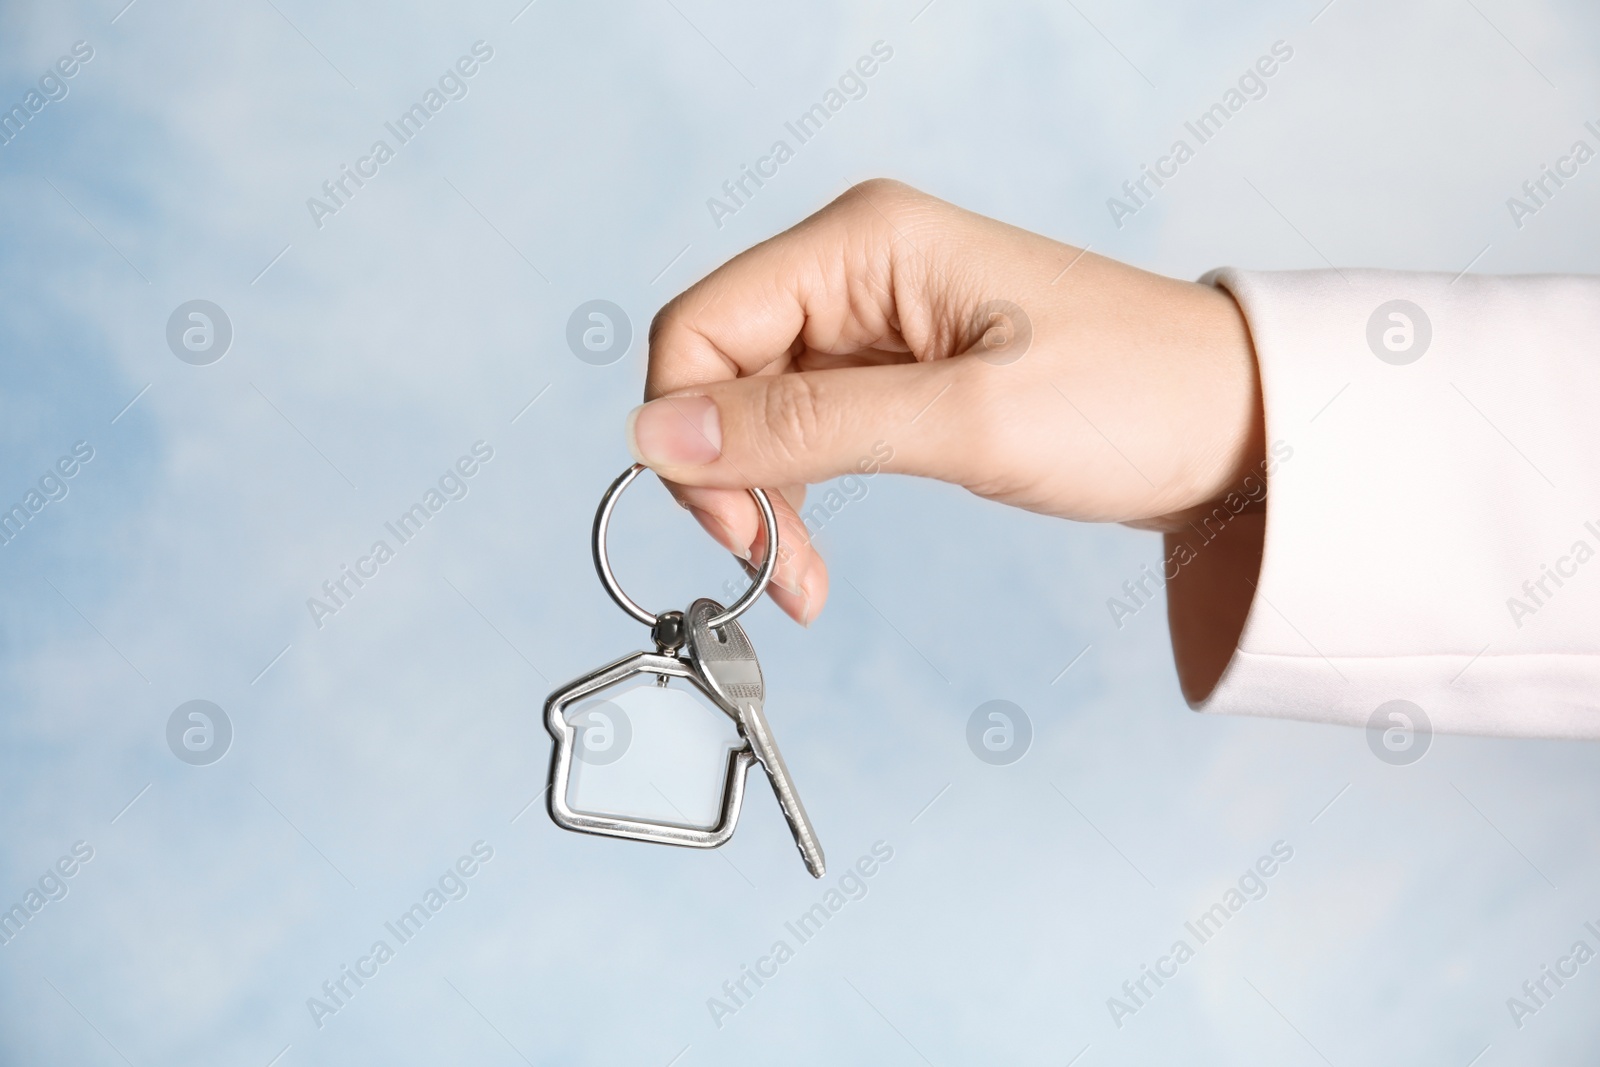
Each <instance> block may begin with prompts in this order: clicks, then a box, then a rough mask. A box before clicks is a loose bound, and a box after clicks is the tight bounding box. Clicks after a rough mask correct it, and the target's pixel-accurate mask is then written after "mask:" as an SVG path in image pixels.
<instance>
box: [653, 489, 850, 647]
mask: <svg viewBox="0 0 1600 1067" xmlns="http://www.w3.org/2000/svg"><path fill="white" fill-rule="evenodd" d="M668 484H669V487H670V488H671V489H672V491H673V493H674V495H676V496H677V497H678V499H679V500H680V501H681V502H682V503H683V504H684V506H685V507H686V508H688V510H689V513H690V514H691V515H693V516H694V518H695V521H696V522H698V523H699V524H700V526H701V527H702V528H703V529H704V530H705V531H706V532H707V533H708V534H710V535H711V537H712V539H713V540H715V541H716V542H717V543H718V544H720V545H721V546H722V547H723V548H726V549H727V550H728V551H729V552H732V553H733V554H734V555H735V556H736V557H738V559H739V560H740V562H741V563H743V564H744V567H745V573H746V574H748V575H750V576H751V577H752V578H754V576H755V573H756V568H757V567H758V566H759V565H760V564H761V562H762V561H763V560H765V559H766V552H767V544H766V531H765V530H763V529H762V524H761V513H760V511H759V510H757V508H756V505H755V501H754V500H752V499H751V497H750V494H749V493H748V492H746V491H745V490H743V489H711V488H706V487H703V486H682V485H673V484H671V483H668ZM768 498H769V499H770V500H771V501H772V510H773V514H774V515H775V516H776V517H777V520H778V566H777V569H776V570H774V571H773V574H772V581H771V583H770V584H769V585H768V586H767V593H768V595H769V596H770V597H771V598H772V600H773V602H774V603H776V604H777V605H778V607H779V608H781V609H782V610H783V611H784V612H785V613H786V614H788V615H789V616H790V617H791V618H793V619H794V620H795V621H796V622H798V623H801V624H802V625H807V626H809V625H810V624H811V620H812V619H815V618H816V617H817V613H818V612H820V611H821V610H822V606H823V604H824V603H825V602H826V601H827V598H828V569H827V565H826V564H825V563H823V561H822V558H821V556H820V555H819V554H818V553H817V551H816V549H815V547H814V546H813V545H812V544H811V538H810V534H809V533H808V532H807V531H806V527H805V523H804V521H803V520H802V519H801V518H800V516H799V514H798V511H799V508H798V505H799V504H800V503H801V502H803V500H804V491H803V490H801V491H800V492H798V493H793V492H785V493H781V494H780V493H776V492H769V493H768Z"/></svg>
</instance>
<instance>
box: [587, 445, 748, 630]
mask: <svg viewBox="0 0 1600 1067" xmlns="http://www.w3.org/2000/svg"><path fill="white" fill-rule="evenodd" d="M643 470H645V465H644V464H643V463H635V464H634V465H633V466H631V467H629V468H628V469H627V470H625V471H623V472H622V474H621V475H620V476H619V477H618V478H617V480H616V481H614V482H612V483H611V488H609V489H607V490H606V495H605V496H603V497H601V498H600V510H599V511H597V512H595V513H594V569H595V571H596V572H598V573H599V575H600V584H602V585H604V586H605V587H606V592H608V593H610V594H611V599H612V600H615V601H616V602H617V606H618V607H620V608H621V609H622V610H623V611H626V612H627V613H628V614H629V615H632V616H633V617H634V618H635V619H638V620H639V621H640V622H642V623H644V624H645V625H646V626H650V627H654V626H655V624H656V617H655V616H654V615H652V614H650V612H648V611H646V610H645V609H644V608H642V607H640V606H639V605H638V604H637V603H635V602H634V599H633V598H632V597H630V596H629V595H628V594H627V593H624V592H623V591H622V586H621V585H619V584H618V583H617V576H616V575H615V574H613V573H612V572H611V558H610V556H609V555H607V553H606V530H607V529H608V528H609V527H610V525H611V512H612V510H613V509H614V508H615V507H616V506H617V498H618V497H620V496H621V495H622V491H623V490H624V489H626V488H628V486H629V484H630V483H632V481H633V480H634V479H635V478H637V477H639V473H640V472H641V471H643ZM750 495H751V496H753V497H755V500H756V507H758V508H760V509H761V526H762V529H764V530H765V531H766V534H767V558H766V559H764V560H762V561H761V569H760V570H759V571H757V572H756V580H755V582H754V583H753V584H752V585H751V586H750V588H749V589H746V590H745V591H744V595H743V596H741V597H740V598H739V599H738V600H735V601H734V602H733V603H732V604H731V605H730V606H729V607H728V610H727V611H724V612H723V613H722V614H721V615H718V616H716V617H715V618H712V619H710V620H708V625H710V626H711V628H712V629H716V628H717V627H719V626H726V625H727V624H728V623H730V622H732V621H733V620H734V619H737V618H738V617H739V616H740V615H743V614H744V613H745V612H747V611H749V610H750V606H751V605H752V604H754V603H755V602H756V600H757V599H758V598H759V597H760V596H761V593H762V591H763V590H765V589H766V588H767V583H768V582H769V581H771V580H772V572H773V571H775V570H777V567H778V517H777V515H775V514H774V513H773V511H772V501H771V500H769V499H767V494H766V492H765V491H764V490H761V489H755V488H752V489H751V490H750Z"/></svg>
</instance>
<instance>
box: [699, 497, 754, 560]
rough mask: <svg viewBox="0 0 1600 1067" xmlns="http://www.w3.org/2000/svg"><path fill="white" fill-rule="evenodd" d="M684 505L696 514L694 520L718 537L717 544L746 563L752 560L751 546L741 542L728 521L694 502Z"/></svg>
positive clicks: (707, 531)
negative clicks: (696, 505)
mask: <svg viewBox="0 0 1600 1067" xmlns="http://www.w3.org/2000/svg"><path fill="white" fill-rule="evenodd" d="M684 506H685V507H686V508H688V509H689V514H691V515H693V516H694V521H695V522H698V523H699V524H700V527H701V529H703V530H705V532H706V533H708V534H710V535H711V536H712V537H713V538H715V539H716V542H717V544H719V545H721V546H722V547H723V548H726V549H727V550H728V551H729V552H732V553H733V554H734V555H735V556H738V557H739V558H740V559H742V560H744V561H745V562H746V563H748V562H750V549H749V547H748V546H745V545H740V544H739V542H738V540H737V539H736V538H735V537H734V536H733V530H732V528H731V527H729V526H728V524H727V523H725V522H723V521H722V520H721V519H719V518H717V517H716V516H715V515H713V514H711V512H709V511H706V510H704V509H702V508H697V507H695V506H694V505H693V504H685V505H684Z"/></svg>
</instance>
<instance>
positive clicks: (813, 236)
mask: <svg viewBox="0 0 1600 1067" xmlns="http://www.w3.org/2000/svg"><path fill="white" fill-rule="evenodd" d="M876 187H881V188H876ZM905 191H906V190H905V188H904V187H903V186H899V184H898V183H893V182H887V183H885V182H871V183H867V184H866V185H865V186H858V187H856V188H855V189H852V190H851V191H850V192H849V193H846V194H845V195H844V196H842V197H840V198H839V199H838V200H835V201H834V202H833V203H831V204H829V205H828V206H827V207H825V208H823V209H822V210H821V211H819V212H817V213H816V214H815V215H812V216H811V217H810V218H808V219H806V220H805V221H803V222H801V223H799V224H798V225H796V226H794V227H792V228H791V229H788V230H785V231H784V232H783V233H780V234H778V235H777V236H776V237H773V238H770V239H769V240H767V241H764V242H762V243H761V244H759V245H756V246H755V247H754V248H751V249H749V250H747V251H745V252H742V253H740V254H739V255H737V256H735V257H734V258H733V259H731V260H729V261H728V262H727V263H725V264H723V265H722V266H721V267H718V268H717V269H716V270H715V271H713V272H711V273H710V274H709V275H707V276H706V277H705V278H703V279H701V280H700V281H699V282H696V283H695V284H694V285H693V286H691V287H690V288H689V289H687V290H686V291H684V292H683V293H682V294H680V295H679V296H677V297H676V298H674V299H673V300H672V301H671V302H670V303H668V304H667V305H666V306H665V307H664V308H662V309H661V311H660V313H659V314H657V315H656V317H655V321H653V322H652V323H651V324H650V357H649V358H650V361H649V370H648V372H647V375H646V378H645V399H647V400H653V399H655V398H657V397H660V396H664V395H667V394H669V393H675V392H681V391H684V390H691V389H693V387H694V386H696V385H700V384H703V383H706V382H713V381H723V380H727V379H730V378H742V377H746V376H749V375H752V374H775V373H781V372H782V371H783V370H785V369H787V368H788V367H789V365H790V363H791V362H792V361H793V360H794V359H795V358H796V357H797V356H799V355H800V354H802V353H804V352H806V351H813V352H821V353H828V354H830V355H846V354H849V353H852V352H859V351H862V350H865V349H870V348H873V347H874V346H876V345H880V344H882V342H883V341H884V340H885V339H886V338H893V339H896V340H897V339H898V329H897V327H896V325H895V324H896V315H895V305H894V298H893V285H892V273H893V263H892V256H891V252H892V245H893V241H892V239H886V237H892V227H891V226H889V224H888V222H887V218H886V217H885V216H884V215H883V214H882V211H881V210H880V209H879V208H878V207H876V206H874V203H873V201H888V200H892V199H895V198H896V197H898V196H900V195H902V194H903V193H904V192H905ZM886 230H888V231H890V233H889V234H888V235H886V234H885V231H886Z"/></svg>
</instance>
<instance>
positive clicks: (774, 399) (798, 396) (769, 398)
mask: <svg viewBox="0 0 1600 1067" xmlns="http://www.w3.org/2000/svg"><path fill="white" fill-rule="evenodd" d="M762 418H763V419H764V421H765V424H766V430H767V433H768V438H769V440H770V441H771V442H772V447H773V448H774V449H776V450H778V451H779V453H780V455H779V457H778V458H780V459H787V460H795V459H799V458H801V457H803V456H805V455H806V454H807V453H808V452H810V451H811V449H812V448H813V447H815V445H816V444H817V442H818V441H819V440H820V438H821V436H822V419H821V412H820V407H819V404H818V398H817V392H816V389H815V387H813V386H812V384H811V383H810V382H808V381H807V380H806V378H805V376H804V375H800V374H784V375H780V376H778V377H776V378H774V379H773V380H772V383H771V385H770V386H768V387H767V390H766V397H765V406H764V410H763V411H762Z"/></svg>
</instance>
